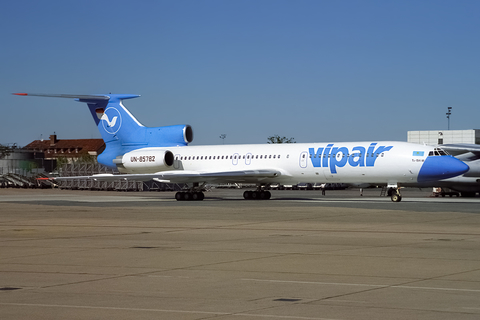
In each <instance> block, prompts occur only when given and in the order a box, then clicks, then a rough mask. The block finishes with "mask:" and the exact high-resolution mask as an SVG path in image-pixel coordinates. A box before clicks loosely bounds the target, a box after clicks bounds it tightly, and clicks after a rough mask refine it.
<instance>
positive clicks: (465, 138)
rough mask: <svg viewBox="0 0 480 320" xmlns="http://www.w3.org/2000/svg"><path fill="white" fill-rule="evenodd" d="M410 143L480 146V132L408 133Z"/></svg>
mask: <svg viewBox="0 0 480 320" xmlns="http://www.w3.org/2000/svg"><path fill="white" fill-rule="evenodd" d="M407 141H408V142H411V143H418V144H428V145H437V144H453V143H468V144H480V130H479V129H471V130H432V131H408V140H407Z"/></svg>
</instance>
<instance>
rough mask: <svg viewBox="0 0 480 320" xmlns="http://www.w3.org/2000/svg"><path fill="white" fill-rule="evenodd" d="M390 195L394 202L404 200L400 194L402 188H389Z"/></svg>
mask: <svg viewBox="0 0 480 320" xmlns="http://www.w3.org/2000/svg"><path fill="white" fill-rule="evenodd" d="M388 195H389V196H390V199H392V201H393V202H400V201H402V195H401V194H400V188H390V189H388Z"/></svg>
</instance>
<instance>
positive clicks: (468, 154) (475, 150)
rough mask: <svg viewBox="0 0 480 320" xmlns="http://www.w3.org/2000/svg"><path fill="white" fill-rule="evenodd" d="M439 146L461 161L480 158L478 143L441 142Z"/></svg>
mask: <svg viewBox="0 0 480 320" xmlns="http://www.w3.org/2000/svg"><path fill="white" fill-rule="evenodd" d="M439 148H442V149H443V150H445V151H447V152H448V153H449V154H451V155H452V156H454V157H456V158H458V159H460V160H462V161H474V160H478V159H480V145H478V144H468V143H457V144H442V145H439Z"/></svg>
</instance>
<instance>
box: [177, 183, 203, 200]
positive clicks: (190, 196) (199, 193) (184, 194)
mask: <svg viewBox="0 0 480 320" xmlns="http://www.w3.org/2000/svg"><path fill="white" fill-rule="evenodd" d="M204 186H205V184H202V185H199V183H194V184H193V187H191V188H190V190H188V191H179V192H177V193H176V194H175V199H176V200H177V201H202V200H203V199H205V194H203V190H205V189H204Z"/></svg>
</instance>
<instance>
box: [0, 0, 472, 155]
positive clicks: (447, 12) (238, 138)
mask: <svg viewBox="0 0 480 320" xmlns="http://www.w3.org/2000/svg"><path fill="white" fill-rule="evenodd" d="M479 17H480V1H477V0H472V1H462V0H455V1H442V0H434V1H421V0H415V1H408V0H406V1H405V0H402V1H388V0H378V1H369V0H362V1H341V0H340V1H320V0H318V1H301V0H300V1H298V0H296V1H280V0H272V1H270V0H263V1H262V0H254V1H249V0H242V1H233V0H230V1H225V0H222V1H213V0H212V1H198V0H195V1H170V0H169V1H161V0H158V1H153V0H152V1H102V0H95V1H22V0H17V1H7V2H4V3H3V4H2V10H1V11H0V35H1V40H2V41H1V43H0V105H1V110H2V112H1V119H2V121H1V124H0V143H17V144H19V145H20V146H23V145H25V144H27V143H29V142H31V141H32V140H35V139H40V137H42V136H43V138H44V139H45V138H48V136H49V135H50V134H52V133H53V132H54V131H55V132H56V133H57V135H58V137H59V138H60V139H62V138H64V139H67V138H69V139H74V138H92V137H93V138H97V137H98V138H99V137H100V135H99V134H98V132H97V130H96V127H95V125H94V122H93V120H92V119H91V116H90V113H89V112H88V109H87V108H86V106H85V105H84V104H81V103H78V102H74V101H73V100H69V99H55V98H34V97H17V96H12V95H11V93H12V92H31V93H70V94H90V93H109V92H112V93H128V94H140V95H142V97H140V98H137V99H133V100H128V101H125V106H126V107H127V108H129V110H130V111H131V112H132V113H133V114H134V115H135V116H136V117H137V119H138V120H139V121H140V122H142V123H143V124H144V125H146V126H162V125H174V124H190V125H192V127H193V129H194V133H195V140H194V142H193V144H195V145H200V144H217V143H219V144H220V143H221V142H222V140H221V139H220V138H219V136H220V134H223V133H224V134H226V135H227V138H226V139H225V143H265V142H266V141H267V140H266V138H267V137H268V136H270V135H274V134H278V135H281V136H287V137H294V138H295V140H296V141H297V142H323V141H363V140H401V141H406V139H407V131H408V130H436V129H446V128H447V119H446V115H445V113H446V111H447V107H448V106H452V107H453V114H452V117H451V129H476V128H480V63H479V59H480V18H479Z"/></svg>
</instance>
